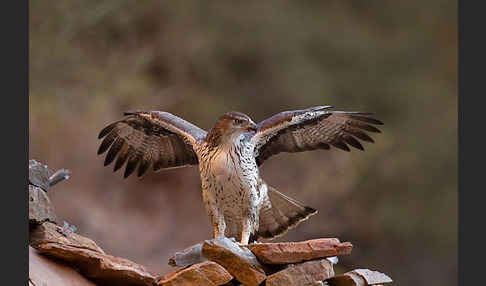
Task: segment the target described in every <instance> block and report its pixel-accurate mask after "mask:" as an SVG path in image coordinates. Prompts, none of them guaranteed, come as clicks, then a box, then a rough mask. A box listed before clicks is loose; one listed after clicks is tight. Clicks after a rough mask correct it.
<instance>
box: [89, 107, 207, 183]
mask: <svg viewBox="0 0 486 286" xmlns="http://www.w3.org/2000/svg"><path fill="white" fill-rule="evenodd" d="M125 115H127V116H126V117H125V118H124V119H123V120H120V121H117V122H114V123H111V124H109V125H108V126H106V127H105V128H103V129H102V130H101V131H100V133H99V136H98V137H99V138H100V139H101V138H103V137H105V136H106V137H105V139H104V140H103V141H102V142H101V144H100V147H99V148H98V154H103V153H104V152H106V151H107V150H108V153H107V154H106V157H105V161H104V164H105V166H106V165H109V164H111V163H112V162H113V161H114V160H115V159H116V162H115V166H114V168H113V171H117V170H118V169H120V168H121V167H122V166H123V165H124V164H125V162H127V161H128V162H127V163H126V168H125V172H124V177H128V176H129V175H130V174H132V173H133V172H134V170H135V169H136V168H137V166H138V164H139V163H140V165H139V169H138V172H137V175H138V176H141V175H143V174H144V173H145V172H146V171H147V170H148V169H149V168H150V167H151V166H152V165H153V170H154V171H157V170H159V169H163V168H172V167H179V166H185V165H196V164H198V159H197V156H196V154H195V153H194V150H193V146H192V144H193V142H196V141H198V140H203V139H204V137H205V136H206V132H205V131H204V130H202V129H200V128H199V127H197V126H195V125H193V124H191V123H189V122H187V121H185V120H183V119H181V118H179V117H177V116H175V115H172V114H170V113H167V112H159V111H135V112H127V113H125ZM117 156H118V157H117Z"/></svg>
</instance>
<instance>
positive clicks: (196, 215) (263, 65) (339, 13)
mask: <svg viewBox="0 0 486 286" xmlns="http://www.w3.org/2000/svg"><path fill="white" fill-rule="evenodd" d="M29 3H30V77H29V81H30V97H29V104H30V106H29V108H30V118H29V120H30V139H29V143H30V144H29V146H30V147H29V149H30V154H29V157H30V158H32V159H36V160H40V161H41V162H44V163H46V164H48V165H49V167H50V168H52V169H59V168H68V169H70V170H71V171H72V173H73V175H72V178H71V179H70V181H69V182H68V183H67V184H65V185H63V187H62V188H59V189H56V190H54V192H52V194H51V198H52V200H53V203H54V205H55V207H56V211H57V214H58V216H59V217H62V218H64V219H65V220H67V221H69V222H70V223H72V224H74V225H76V226H77V227H78V229H79V231H80V232H81V233H83V234H85V235H88V236H90V237H91V238H93V239H94V240H95V241H97V242H98V243H99V245H100V246H101V247H102V248H104V249H105V250H106V251H107V252H109V253H111V254H114V255H118V256H123V257H126V258H129V259H132V260H135V261H137V262H139V263H141V264H145V265H147V266H148V267H149V269H150V270H153V271H157V272H164V271H165V272H167V271H169V267H168V266H167V259H168V258H169V257H170V255H172V254H173V252H175V251H177V250H180V249H182V248H183V247H186V246H189V245H191V244H193V243H195V242H196V241H199V240H203V239H207V238H209V237H210V236H211V228H210V226H209V219H208V218H207V216H206V213H205V210H204V207H203V205H202V202H201V194H200V182H199V174H198V171H197V169H196V168H186V169H179V170H171V171H165V172H161V173H156V174H154V173H151V174H149V175H147V176H146V177H144V178H143V179H142V180H139V179H136V178H129V179H127V180H123V179H122V175H121V174H120V172H118V173H112V170H111V168H104V167H103V158H102V157H98V156H96V150H97V147H98V144H99V142H98V140H97V135H98V132H99V130H100V129H101V128H102V127H104V126H105V125H106V124H108V123H110V122H112V121H114V120H117V119H119V118H121V116H122V112H123V111H126V110H133V109H154V110H164V111H168V112H172V113H174V114H176V115H179V116H182V117H184V118H185V119H187V120H189V121H191V122H193V123H195V124H197V125H199V126H200V127H202V128H205V129H209V128H210V127H211V125H212V123H214V121H215V120H216V119H217V117H219V116H220V115H221V114H222V113H224V112H227V111H230V110H238V111H241V112H244V113H247V114H249V115H250V116H251V117H252V118H253V119H254V120H255V121H260V120H263V119H264V118H266V117H268V116H270V115H272V114H274V113H277V112H279V111H283V110H291V109H298V108H305V107H309V106H313V105H333V106H335V107H336V108H337V109H341V110H359V111H367V112H374V113H375V114H376V117H377V118H378V119H380V120H382V121H384V122H385V125H384V126H383V128H382V130H383V133H382V134H379V135H377V136H374V138H375V141H376V143H375V144H368V145H366V146H365V148H366V149H367V150H366V151H365V152H360V151H352V152H350V153H346V152H342V151H339V150H331V151H316V152H307V153H300V154H282V155H278V156H276V157H275V158H273V159H271V160H269V161H268V162H266V163H265V164H264V165H263V167H262V172H263V176H264V178H265V179H266V180H267V182H269V183H270V184H271V185H273V186H275V187H276V188H277V189H279V190H281V191H282V192H284V193H286V194H288V195H289V196H291V197H293V198H295V199H297V200H298V201H302V202H305V203H306V204H308V205H310V206H312V207H314V208H317V209H318V210H319V214H318V215H316V216H314V217H312V218H311V219H310V220H309V221H307V222H306V223H304V224H302V225H300V226H299V227H298V228H296V229H294V230H292V231H290V232H289V233H288V234H287V235H286V236H284V237H282V238H280V239H279V240H303V239H310V238H317V237H339V238H340V239H341V240H346V241H351V242H352V243H353V244H354V245H355V249H354V250H353V254H352V255H351V256H348V257H342V258H341V261H340V264H338V268H337V269H336V271H337V272H341V271H345V270H350V269H352V268H357V267H364V268H371V269H376V270H380V271H383V272H385V273H387V274H389V275H390V276H391V277H392V278H393V279H394V280H395V281H396V282H397V285H457V72H456V70H457V3H456V1H438V0H432V1H426V2H424V1H418V0H412V1H388V2H387V1H351V0H346V1H265V2H262V1H244V2H235V1H231V2H230V1H228V2H226V1H217V2H213V1H211V2H202V1H154V0H146V1H133V0H130V1H128V0H117V1H95V0H89V1H88V0H85V1H49V2H45V1H29Z"/></svg>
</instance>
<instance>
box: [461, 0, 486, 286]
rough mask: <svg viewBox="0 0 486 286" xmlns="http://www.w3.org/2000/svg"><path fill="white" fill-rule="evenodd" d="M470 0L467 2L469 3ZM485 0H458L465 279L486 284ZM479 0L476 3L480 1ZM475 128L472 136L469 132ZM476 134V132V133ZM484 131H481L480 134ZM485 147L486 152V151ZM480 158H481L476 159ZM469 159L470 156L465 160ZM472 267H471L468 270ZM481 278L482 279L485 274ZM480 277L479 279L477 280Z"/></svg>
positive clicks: (478, 283) (462, 221) (462, 220)
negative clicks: (485, 239) (481, 5)
mask: <svg viewBox="0 0 486 286" xmlns="http://www.w3.org/2000/svg"><path fill="white" fill-rule="evenodd" d="M465 3H467V5H465ZM480 3H481V2H477V1H459V2H458V15H459V17H458V43H459V46H458V55H459V64H458V67H459V70H458V91H459V94H458V109H459V111H458V148H459V150H458V179H459V186H458V192H459V197H458V202H459V214H458V215H459V228H458V230H459V238H458V239H459V240H458V241H459V251H458V258H459V261H458V273H459V285H482V284H483V283H484V281H482V280H483V279H481V277H482V276H481V275H482V271H484V269H483V267H482V266H483V264H484V262H483V256H484V255H483V254H482V252H483V251H482V250H483V249H484V244H483V241H484V235H481V234H482V229H483V228H484V225H485V224H484V209H485V206H484V204H485V200H484V199H482V198H480V197H479V195H482V194H483V193H484V189H485V187H484V182H483V181H484V180H481V179H482V177H484V176H485V168H484V164H481V163H482V162H481V161H482V160H484V158H486V156H485V154H484V151H483V150H484V147H483V146H484V144H485V143H484V142H485V141H484V140H483V139H482V138H480V137H479V136H480V135H481V134H480V133H483V132H484V127H482V125H483V124H484V117H483V114H484V111H483V109H484V107H485V105H484V104H481V103H482V102H479V101H480V100H481V101H483V99H484V97H485V95H484V94H483V90H484V85H485V79H484V77H485V75H484V68H485V66H486V57H485V56H484V53H485V51H486V43H485V41H484V27H485V21H484V18H485V16H484V9H482V7H480V5H479V4H480ZM474 4H476V5H474ZM468 133H469V137H468V136H467V134H468ZM471 134H473V135H471ZM478 135H479V136H478ZM481 153H482V154H481ZM474 159H476V161H477V162H474V163H478V164H477V165H476V164H472V163H471V162H472V161H473V160H474ZM466 160H467V161H468V162H469V163H468V164H465V162H466ZM466 271H467V273H466ZM480 279H481V281H482V282H483V283H481V282H479V280H480ZM476 280H477V283H475V282H476Z"/></svg>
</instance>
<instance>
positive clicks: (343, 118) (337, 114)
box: [252, 106, 383, 165]
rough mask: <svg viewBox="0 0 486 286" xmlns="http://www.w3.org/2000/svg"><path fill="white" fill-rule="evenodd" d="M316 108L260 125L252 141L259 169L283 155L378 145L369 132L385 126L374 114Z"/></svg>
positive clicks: (278, 115) (284, 113)
mask: <svg viewBox="0 0 486 286" xmlns="http://www.w3.org/2000/svg"><path fill="white" fill-rule="evenodd" d="M328 108H331V106H316V107H311V108H309V109H304V110H294V111H284V112H280V113H278V114H275V115H274V116H272V117H270V118H268V119H266V120H264V121H262V122H260V123H259V124H258V125H257V131H256V132H255V134H254V135H253V137H252V140H253V142H254V143H255V158H256V160H257V163H258V165H261V164H262V163H263V161H265V160H266V159H267V158H269V157H270V156H272V155H275V154H278V153H280V152H302V151H309V150H316V149H329V148H330V146H334V147H336V148H339V149H342V150H344V151H350V149H349V146H348V145H351V146H352V147H354V148H357V149H360V150H364V148H363V145H361V143H360V141H359V140H358V139H360V140H363V141H366V142H374V141H373V139H372V138H371V137H370V136H369V135H368V134H367V133H366V132H365V131H368V132H380V130H379V129H377V128H376V127H375V126H373V125H381V124H383V123H382V122H381V121H379V120H376V119H374V118H372V117H370V115H371V113H364V112H346V111H332V110H327V109H328Z"/></svg>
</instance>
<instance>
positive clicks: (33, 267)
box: [29, 246, 95, 286]
mask: <svg viewBox="0 0 486 286" xmlns="http://www.w3.org/2000/svg"><path fill="white" fill-rule="evenodd" d="M41 285H49V286H66V285H75V286H95V284H94V283H93V282H91V281H89V280H88V279H86V278H85V277H83V276H82V275H81V274H79V273H78V272H77V271H76V270H74V269H73V268H71V267H69V266H68V265H64V264H61V263H56V262H55V261H53V260H50V259H48V258H46V257H44V256H42V255H40V254H39V252H37V250H35V249H33V248H32V247H30V246H29V286H41Z"/></svg>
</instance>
